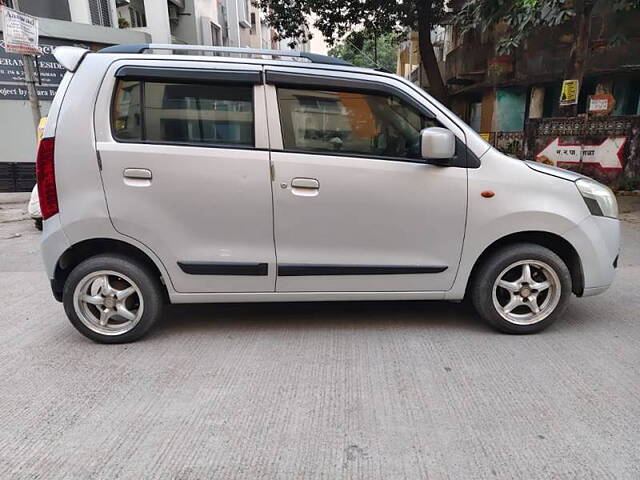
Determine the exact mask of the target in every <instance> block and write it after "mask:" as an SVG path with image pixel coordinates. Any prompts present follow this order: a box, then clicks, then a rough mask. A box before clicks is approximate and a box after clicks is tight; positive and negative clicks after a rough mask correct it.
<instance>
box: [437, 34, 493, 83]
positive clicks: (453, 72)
mask: <svg viewBox="0 0 640 480" xmlns="http://www.w3.org/2000/svg"><path fill="white" fill-rule="evenodd" d="M493 56H494V53H493V45H491V44H488V43H487V44H480V45H478V44H475V45H472V44H468V43H464V44H462V45H460V46H458V47H457V48H455V49H454V50H452V51H451V52H449V55H447V60H446V64H445V65H446V68H445V81H446V82H447V83H448V84H450V85H470V84H473V83H477V82H481V81H483V80H484V78H485V77H486V75H487V61H488V59H489V58H490V57H493Z"/></svg>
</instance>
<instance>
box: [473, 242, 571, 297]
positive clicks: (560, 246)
mask: <svg viewBox="0 0 640 480" xmlns="http://www.w3.org/2000/svg"><path fill="white" fill-rule="evenodd" d="M517 243H534V244H536V245H540V246H542V247H545V248H548V249H549V250H551V251H552V252H553V253H555V254H556V255H558V256H559V257H560V258H561V259H562V261H563V262H564V263H565V265H566V266H567V268H568V269H569V272H570V273H571V286H572V288H571V290H572V291H573V293H574V294H576V295H577V296H578V297H580V296H582V294H583V293H584V273H583V271H582V261H581V260H580V255H578V252H577V250H576V249H575V248H574V246H573V245H571V243H569V242H568V241H567V240H566V239H564V238H562V237H561V236H560V235H558V234H555V233H551V232H545V231H539V230H531V231H523V232H516V233H511V234H509V235H505V236H504V237H501V238H499V239H498V240H496V241H494V242H493V243H492V244H490V245H489V246H488V247H486V248H485V249H484V251H483V252H482V253H481V254H480V256H479V257H478V258H477V260H476V261H475V263H474V265H473V268H472V270H471V274H470V275H469V281H468V282H467V287H466V291H465V296H466V295H467V294H468V293H469V289H470V288H471V285H473V281H474V279H475V276H476V274H477V272H478V270H479V269H480V266H482V265H483V264H484V262H486V261H488V260H489V259H490V258H491V256H492V255H493V253H494V252H496V251H497V250H499V249H500V248H503V247H505V246H507V245H514V244H517Z"/></svg>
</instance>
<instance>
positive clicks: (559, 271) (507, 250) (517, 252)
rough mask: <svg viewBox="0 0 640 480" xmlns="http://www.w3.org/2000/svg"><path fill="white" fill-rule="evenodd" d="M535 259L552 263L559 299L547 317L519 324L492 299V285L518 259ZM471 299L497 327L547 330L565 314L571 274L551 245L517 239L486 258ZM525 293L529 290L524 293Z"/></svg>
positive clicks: (526, 331) (516, 331)
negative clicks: (505, 316)
mask: <svg viewBox="0 0 640 480" xmlns="http://www.w3.org/2000/svg"><path fill="white" fill-rule="evenodd" d="M523 260H533V261H539V262H544V263H545V264H546V265H547V266H549V267H551V269H553V271H554V272H555V274H556V275H557V277H558V280H559V290H560V292H559V297H560V298H559V300H558V303H557V305H556V307H555V309H553V310H552V311H551V313H550V314H549V315H548V316H547V317H546V318H544V319H541V320H540V321H538V322H537V323H533V324H530V325H520V324H517V323H513V322H511V321H509V320H507V319H505V318H504V317H503V316H502V315H501V314H500V313H499V312H498V310H497V308H496V307H495V305H494V302H493V286H494V284H495V282H496V280H497V278H498V275H500V274H501V273H502V272H503V271H504V270H505V269H506V268H508V267H509V266H510V265H513V264H514V263H516V262H519V261H523ZM470 293H471V300H472V302H473V305H474V307H475V309H476V311H477V312H478V314H479V315H480V316H481V317H482V318H483V319H484V320H485V321H486V322H487V323H489V325H491V326H493V327H494V328H496V329H497V330H499V331H501V332H504V333H511V334H530V333H536V332H540V331H542V330H544V329H545V328H547V327H548V326H549V325H551V324H552V323H553V322H555V321H556V320H557V319H558V317H560V316H561V315H562V313H563V312H564V310H565V308H566V307H567V303H568V301H569V298H570V296H571V274H570V272H569V269H568V268H567V266H566V265H565V263H564V262H563V261H562V259H561V258H560V257H559V256H558V255H556V254H555V253H553V252H552V251H551V250H549V249H548V248H545V247H543V246H541V245H536V244H533V243H518V244H514V245H509V246H506V247H503V248H501V249H500V250H497V251H496V252H494V253H493V254H492V255H491V256H490V257H489V258H487V259H486V260H485V261H484V262H483V264H482V265H481V266H480V267H479V269H478V271H477V273H476V274H475V275H474V278H473V279H472V284H471V291H470ZM524 295H526V294H524Z"/></svg>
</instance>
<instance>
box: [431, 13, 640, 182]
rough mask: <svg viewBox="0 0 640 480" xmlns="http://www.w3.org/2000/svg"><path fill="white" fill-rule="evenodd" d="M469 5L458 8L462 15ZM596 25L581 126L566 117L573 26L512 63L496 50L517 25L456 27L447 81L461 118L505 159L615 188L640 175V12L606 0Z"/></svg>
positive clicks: (448, 36) (534, 44) (533, 40)
mask: <svg viewBox="0 0 640 480" xmlns="http://www.w3.org/2000/svg"><path fill="white" fill-rule="evenodd" d="M461 3H462V2H460V1H458V2H455V1H454V2H450V4H449V5H450V6H453V8H454V14H455V8H456V5H458V6H459V5H460V4H461ZM588 23H589V31H590V34H589V40H588V51H587V58H586V64H585V75H584V79H583V81H582V84H581V85H578V92H579V93H578V95H577V117H573V118H566V117H564V116H563V114H562V111H561V97H562V95H563V82H564V81H565V80H572V79H570V78H565V72H566V71H567V62H568V61H569V58H570V56H571V50H572V48H574V44H575V41H576V33H575V32H576V31H577V28H576V25H575V24H574V22H573V21H569V22H566V23H564V24H562V25H560V26H557V27H553V28H542V29H540V31H539V32H537V33H536V34H534V35H533V36H531V37H530V38H529V39H528V40H527V41H526V43H525V45H523V46H522V47H520V48H518V49H517V50H515V51H514V52H513V53H511V54H509V55H500V54H498V53H497V51H496V42H497V40H498V39H499V38H500V37H501V36H502V35H504V34H505V32H506V30H507V28H508V26H506V25H496V26H494V27H493V28H492V29H490V30H488V31H476V32H470V33H467V34H465V35H462V34H461V33H460V32H459V31H458V30H457V29H456V28H455V27H454V26H451V25H449V26H447V27H446V29H445V38H444V47H443V52H444V68H443V69H442V73H443V76H444V80H445V82H446V83H447V85H448V86H449V89H450V93H451V107H452V110H453V111H454V112H456V113H457V114H458V115H459V116H460V117H461V118H462V119H463V120H465V121H466V122H467V123H469V124H470V125H471V126H472V127H473V128H474V129H475V130H476V131H478V132H480V133H481V134H483V135H484V136H485V138H487V139H488V140H489V141H490V142H491V143H493V144H494V145H496V146H497V147H499V148H500V149H502V150H503V151H506V152H508V153H511V154H513V155H514V156H518V157H525V158H528V159H532V160H533V159H536V160H538V161H543V162H545V163H550V164H553V165H559V166H562V167H566V168H570V169H576V170H579V171H582V172H584V173H587V174H589V175H592V176H594V177H596V178H599V179H601V180H603V181H607V182H609V183H613V184H615V183H616V181H617V180H619V179H620V178H621V177H623V176H627V177H630V176H635V175H638V174H640V169H639V165H640V143H639V142H640V141H639V140H638V132H639V131H640V29H638V25H640V13H638V12H624V13H623V14H621V13H616V12H614V11H613V10H612V8H611V4H610V2H604V1H601V2H597V3H596V6H595V8H594V10H593V12H592V14H591V16H590V18H589V19H588Z"/></svg>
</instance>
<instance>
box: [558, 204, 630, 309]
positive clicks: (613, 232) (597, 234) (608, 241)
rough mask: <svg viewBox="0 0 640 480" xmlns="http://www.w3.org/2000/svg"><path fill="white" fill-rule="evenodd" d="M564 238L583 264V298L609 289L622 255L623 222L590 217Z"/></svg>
mask: <svg viewBox="0 0 640 480" xmlns="http://www.w3.org/2000/svg"><path fill="white" fill-rule="evenodd" d="M564 237H565V238H566V239H567V240H568V241H569V242H570V243H571V244H572V245H573V246H574V248H575V249H576V251H577V252H578V255H579V257H580V261H581V263H582V273H583V278H584V292H583V295H582V296H584V297H588V296H590V295H597V294H599V293H602V292H604V291H605V290H606V289H607V288H609V286H610V285H611V283H612V282H613V279H614V277H615V271H616V266H617V261H616V260H617V258H618V255H619V253H620V221H619V220H616V219H613V218H606V217H596V216H589V217H587V218H586V219H585V220H584V221H582V222H581V223H580V224H579V225H578V226H577V227H575V228H574V229H572V230H570V231H569V232H567V233H566V234H565V235H564Z"/></svg>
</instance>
